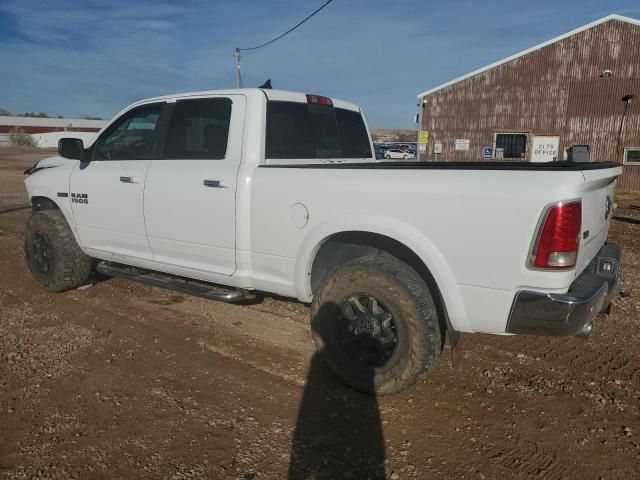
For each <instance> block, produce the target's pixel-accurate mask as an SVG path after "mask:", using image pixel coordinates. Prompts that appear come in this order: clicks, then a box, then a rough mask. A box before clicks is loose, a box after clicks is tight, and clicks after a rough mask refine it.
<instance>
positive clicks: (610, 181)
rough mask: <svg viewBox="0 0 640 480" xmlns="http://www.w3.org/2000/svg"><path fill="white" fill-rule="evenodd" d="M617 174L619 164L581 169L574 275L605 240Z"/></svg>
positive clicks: (581, 269)
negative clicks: (582, 180)
mask: <svg viewBox="0 0 640 480" xmlns="http://www.w3.org/2000/svg"><path fill="white" fill-rule="evenodd" d="M621 173H622V169H621V168H620V167H614V168H607V169H602V170H585V171H583V172H582V174H583V175H584V180H585V181H584V190H583V192H582V237H581V239H580V250H579V253H578V262H577V264H576V276H578V275H580V273H582V271H583V270H584V268H585V267H586V266H587V265H588V264H589V262H590V261H591V260H592V259H593V257H595V256H596V254H597V253H598V251H599V250H600V248H601V247H602V245H603V244H604V242H605V241H606V240H607V234H608V233H609V223H610V222H611V217H612V215H613V202H614V196H613V189H614V186H615V180H616V178H618V176H619V175H620V174H621ZM587 232H588V233H587ZM585 237H586V238H585Z"/></svg>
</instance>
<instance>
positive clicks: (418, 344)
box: [311, 254, 441, 394]
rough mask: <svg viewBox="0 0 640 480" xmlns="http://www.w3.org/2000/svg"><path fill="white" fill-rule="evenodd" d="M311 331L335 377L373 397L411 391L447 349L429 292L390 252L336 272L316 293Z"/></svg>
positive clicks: (347, 264)
mask: <svg viewBox="0 0 640 480" xmlns="http://www.w3.org/2000/svg"><path fill="white" fill-rule="evenodd" d="M354 298H355V299H356V300H353V299H354ZM354 305H355V306H354ZM360 307H363V308H360ZM385 325H386V326H385ZM311 329H312V333H313V339H314V342H315V344H316V348H317V350H318V352H319V354H320V355H321V357H322V358H323V359H324V360H325V362H326V363H327V365H328V366H329V368H330V369H331V370H332V371H333V373H334V374H335V375H336V376H337V377H338V378H340V379H341V380H342V381H343V382H344V383H345V384H347V385H349V386H350V387H352V388H355V389H356V390H360V391H364V392H368V393H377V394H390V393H396V392H399V391H401V390H404V389H406V388H408V387H409V386H411V385H413V384H414V383H415V382H416V381H417V380H418V378H420V376H421V375H423V374H424V373H426V372H427V371H428V370H429V369H430V368H431V367H432V366H433V365H434V363H435V361H436V360H437V358H438V356H439V355H440V351H441V331H440V325H439V322H438V317H437V313H436V307H435V304H434V301H433V297H432V295H431V292H430V291H429V287H428V286H427V284H426V283H425V281H424V280H423V279H422V278H421V277H420V276H419V275H418V274H417V273H416V272H415V270H413V269H412V268H411V267H410V266H409V265H407V264H406V263H404V262H402V261H400V260H398V259H397V258H395V257H393V256H391V255H388V254H380V255H375V256H367V257H361V258H356V259H354V260H350V261H348V262H345V263H343V264H341V265H339V266H337V267H336V268H335V269H334V270H333V271H332V272H330V273H329V274H328V275H327V277H326V278H325V280H324V281H323V283H322V285H321V286H320V287H319V289H318V291H317V293H316V295H315V296H314V299H313V303H312V305H311ZM352 345H356V348H355V349H354V348H353V346H352ZM378 354H379V355H378Z"/></svg>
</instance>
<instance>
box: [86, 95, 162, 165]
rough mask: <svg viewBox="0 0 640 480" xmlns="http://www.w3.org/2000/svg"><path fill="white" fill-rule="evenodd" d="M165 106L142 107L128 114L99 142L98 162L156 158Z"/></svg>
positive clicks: (117, 121) (97, 149)
mask: <svg viewBox="0 0 640 480" xmlns="http://www.w3.org/2000/svg"><path fill="white" fill-rule="evenodd" d="M161 113H162V104H153V105H143V106H142V107H138V108H135V109H133V110H130V111H129V112H127V113H125V114H124V115H123V116H122V117H121V118H120V119H118V120H116V122H115V123H114V124H113V125H112V126H111V127H109V129H108V130H107V131H106V132H105V134H104V135H102V136H101V138H100V139H99V140H98V142H97V147H96V153H95V159H96V160H148V159H152V158H153V157H154V156H155V155H156V151H157V128H156V127H157V125H158V119H159V118H160V114H161Z"/></svg>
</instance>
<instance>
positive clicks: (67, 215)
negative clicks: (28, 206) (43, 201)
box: [25, 168, 83, 248]
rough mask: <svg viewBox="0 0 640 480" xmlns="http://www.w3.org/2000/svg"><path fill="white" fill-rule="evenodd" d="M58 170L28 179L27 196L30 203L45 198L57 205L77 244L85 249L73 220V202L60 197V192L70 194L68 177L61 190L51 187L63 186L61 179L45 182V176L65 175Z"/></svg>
mask: <svg viewBox="0 0 640 480" xmlns="http://www.w3.org/2000/svg"><path fill="white" fill-rule="evenodd" d="M56 170H58V169H57V168H51V169H46V170H42V171H39V172H37V173H35V174H34V175H32V176H30V177H27V179H26V180H25V185H26V187H27V194H28V195H29V201H30V202H31V201H32V199H33V198H35V197H43V198H47V199H49V200H51V201H52V202H53V203H55V204H56V205H57V207H58V208H59V209H60V211H61V212H62V215H63V216H64V219H65V220H66V221H67V224H68V225H69V228H71V231H72V232H73V236H74V238H75V240H76V242H77V243H78V245H80V248H83V247H82V242H81V241H80V237H79V236H78V232H77V230H76V224H75V221H74V218H73V212H72V210H71V200H70V199H69V197H66V198H64V197H58V192H67V193H68V192H69V188H68V177H67V180H66V181H65V182H64V185H63V186H60V187H59V189H54V188H53V187H51V186H49V185H50V184H51V185H57V184H61V182H60V181H59V180H60V179H58V181H56V182H51V183H50V182H48V181H46V182H45V181H43V178H42V177H45V176H47V177H49V176H53V175H58V174H61V173H63V172H56Z"/></svg>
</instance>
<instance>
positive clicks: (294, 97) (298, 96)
mask: <svg viewBox="0 0 640 480" xmlns="http://www.w3.org/2000/svg"><path fill="white" fill-rule="evenodd" d="M258 92H259V93H260V95H264V96H266V97H267V99H268V100H279V101H289V102H303V103H306V102H307V93H312V92H306V93H303V92H295V91H291V90H272V89H264V88H230V89H225V90H203V91H196V92H182V93H172V94H169V95H162V96H160V97H152V98H146V99H144V100H140V101H139V102H136V103H135V104H134V105H138V104H144V103H149V102H153V101H168V100H176V99H180V98H188V97H207V96H210V95H246V94H248V93H253V94H255V93H258ZM312 94H313V95H319V94H316V93H312ZM328 98H330V99H331V101H332V102H333V105H334V106H335V107H338V108H344V109H347V110H354V111H360V107H359V106H358V105H356V104H354V103H351V102H345V101H344V100H340V99H339V98H334V97H328ZM131 106H133V105H131ZM127 108H129V107H127Z"/></svg>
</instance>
